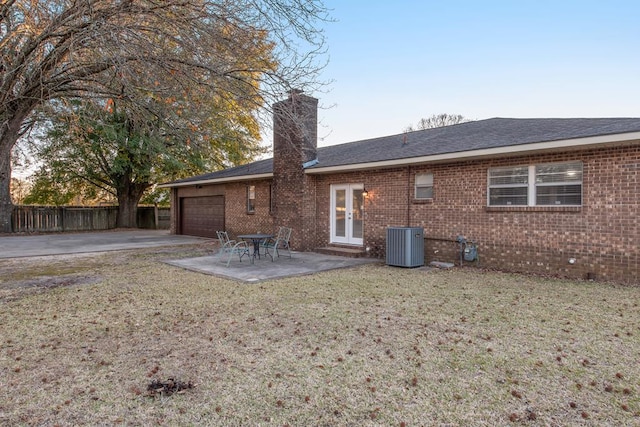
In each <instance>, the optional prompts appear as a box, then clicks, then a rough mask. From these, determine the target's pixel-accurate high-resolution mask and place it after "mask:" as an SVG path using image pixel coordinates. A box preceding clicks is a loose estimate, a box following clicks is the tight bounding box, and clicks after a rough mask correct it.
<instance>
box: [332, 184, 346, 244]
mask: <svg viewBox="0 0 640 427" xmlns="http://www.w3.org/2000/svg"><path fill="white" fill-rule="evenodd" d="M346 213H347V191H346V190H336V212H335V214H336V224H335V231H336V236H337V237H346V236H347V233H346V225H347V220H346Z"/></svg>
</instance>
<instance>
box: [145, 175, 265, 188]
mask: <svg viewBox="0 0 640 427" xmlns="http://www.w3.org/2000/svg"><path fill="white" fill-rule="evenodd" d="M267 178H273V173H271V172H269V173H261V174H256V175H240V176H228V177H225V178H211V179H202V180H199V181H188V182H177V183H167V184H160V185H158V188H176V187H191V186H193V185H210V184H223V183H225V182H238V181H252V180H256V179H267Z"/></svg>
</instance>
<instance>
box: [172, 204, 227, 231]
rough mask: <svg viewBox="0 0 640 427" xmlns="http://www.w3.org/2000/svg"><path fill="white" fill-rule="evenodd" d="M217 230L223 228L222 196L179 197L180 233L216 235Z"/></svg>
mask: <svg viewBox="0 0 640 427" xmlns="http://www.w3.org/2000/svg"><path fill="white" fill-rule="evenodd" d="M218 230H224V196H209V197H185V198H182V199H180V232H181V234H188V235H190V236H202V237H217V236H216V231H218Z"/></svg>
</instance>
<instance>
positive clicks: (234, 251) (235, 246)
mask: <svg viewBox="0 0 640 427" xmlns="http://www.w3.org/2000/svg"><path fill="white" fill-rule="evenodd" d="M216 234H217V235H218V240H219V241H220V251H219V252H218V258H220V259H221V260H223V261H224V257H225V256H226V257H227V267H229V264H230V263H231V259H232V258H233V256H234V255H238V256H239V257H240V262H242V257H243V256H245V255H247V256H248V257H251V253H250V252H249V245H248V244H247V242H245V241H244V240H242V241H239V242H236V241H235V240H231V239H229V234H227V232H226V231H216Z"/></svg>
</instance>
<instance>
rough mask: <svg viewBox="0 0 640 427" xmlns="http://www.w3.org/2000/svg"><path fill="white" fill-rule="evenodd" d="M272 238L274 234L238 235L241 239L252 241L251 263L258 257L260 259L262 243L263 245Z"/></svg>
mask: <svg viewBox="0 0 640 427" xmlns="http://www.w3.org/2000/svg"><path fill="white" fill-rule="evenodd" d="M272 237H273V234H262V233H255V234H238V238H239V239H242V240H251V242H252V243H253V257H252V258H251V262H253V260H254V259H255V258H256V257H258V259H260V243H262V242H263V241H265V240H267V239H271V238H272Z"/></svg>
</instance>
